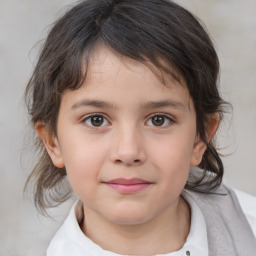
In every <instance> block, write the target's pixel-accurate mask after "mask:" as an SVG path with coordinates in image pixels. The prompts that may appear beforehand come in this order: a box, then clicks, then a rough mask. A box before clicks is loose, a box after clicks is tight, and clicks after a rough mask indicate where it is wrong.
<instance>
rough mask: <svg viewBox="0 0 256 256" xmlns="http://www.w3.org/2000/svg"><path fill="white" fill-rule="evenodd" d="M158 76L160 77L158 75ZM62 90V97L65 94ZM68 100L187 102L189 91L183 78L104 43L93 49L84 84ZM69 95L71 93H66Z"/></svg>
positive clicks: (188, 101) (188, 102)
mask: <svg viewBox="0 0 256 256" xmlns="http://www.w3.org/2000/svg"><path fill="white" fill-rule="evenodd" d="M160 76H162V77H163V80H164V84H163V81H162V79H159V77H160ZM69 92H70V91H67V92H65V93H64V95H63V97H62V100H63V99H64V98H67V94H68V95H70V94H69ZM72 95H73V96H72V100H76V101H79V100H82V99H83V98H87V99H89V100H91V99H92V100H94V99H97V98H99V100H102V99H104V101H109V102H112V103H113V104H118V102H119V103H120V104H121V103H123V104H124V103H129V102H130V103H131V104H134V103H136V102H137V103H140V105H143V104H144V103H145V104H146V102H147V101H152V102H153V101H167V100H170V99H172V100H173V101H177V102H182V104H184V105H189V104H190V95H189V92H188V89H187V86H186V83H185V81H184V79H182V78H181V79H180V80H179V81H178V80H176V79H174V78H173V77H172V76H171V75H165V74H162V73H160V70H157V68H156V67H154V66H153V65H152V64H151V63H142V62H139V61H136V60H133V59H130V58H127V57H124V56H121V55H119V54H116V53H114V52H113V51H112V50H110V49H109V48H107V47H102V46H101V47H97V49H95V50H94V52H93V54H92V56H91V58H90V62H89V66H88V70H87V76H86V80H85V82H84V84H83V85H82V87H81V88H79V89H77V90H75V91H72ZM70 97H71V96H70ZM127 99H129V100H127Z"/></svg>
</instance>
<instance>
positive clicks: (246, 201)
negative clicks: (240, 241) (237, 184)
mask: <svg viewBox="0 0 256 256" xmlns="http://www.w3.org/2000/svg"><path fill="white" fill-rule="evenodd" d="M234 192H235V194H236V196H237V199H238V201H239V204H240V206H241V208H242V210H243V212H244V214H245V216H246V218H247V220H248V222H249V224H250V226H251V228H252V231H253V233H254V236H255V237H256V196H253V195H250V194H247V193H245V192H242V191H240V190H237V189H234Z"/></svg>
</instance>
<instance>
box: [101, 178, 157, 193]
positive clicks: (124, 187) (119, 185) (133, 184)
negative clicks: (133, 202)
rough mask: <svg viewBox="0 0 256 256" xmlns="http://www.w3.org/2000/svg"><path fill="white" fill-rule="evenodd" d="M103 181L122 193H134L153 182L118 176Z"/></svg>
mask: <svg viewBox="0 0 256 256" xmlns="http://www.w3.org/2000/svg"><path fill="white" fill-rule="evenodd" d="M103 183H104V184H106V185H107V186H109V187H110V188H112V189H114V190H116V191H118V192H120V193H123V194H130V193H136V192H139V191H141V190H144V189H146V188H147V187H149V186H150V185H151V184H153V183H152V182H149V181H145V180H143V179H139V178H133V179H124V178H119V179H113V180H110V181H107V182H103Z"/></svg>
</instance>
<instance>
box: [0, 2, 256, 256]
mask: <svg viewBox="0 0 256 256" xmlns="http://www.w3.org/2000/svg"><path fill="white" fill-rule="evenodd" d="M72 2H74V1H71V0H70V1H69V0H44V1H40V0H0V175H1V176H0V177H1V178H0V202H1V205H0V256H11V255H13V256H30V255H31V256H41V255H44V252H45V249H46V247H47V244H48V243H49V240H50V238H51V237H52V235H53V234H54V232H55V231H56V229H57V228H58V226H59V225H60V223H61V222H62V220H63V218H64V217H65V216H66V214H67V211H68V210H67V209H68V208H69V206H70V204H71V202H67V203H66V204H65V205H63V206H61V207H60V208H58V209H57V210H53V211H52V212H51V214H52V215H53V216H54V218H45V217H42V216H40V214H38V213H37V211H36V209H35V207H34V205H33V201H32V198H31V196H30V195H29V193H27V194H26V195H25V197H24V196H23V192H22V191H23V186H24V182H25V179H26V177H27V175H28V173H29V169H30V168H31V165H32V162H33V157H34V154H33V150H29V149H30V145H29V142H28V141H27V139H26V138H27V137H25V139H24V136H25V134H26V133H27V132H28V127H29V125H28V118H27V115H26V111H25V107H24V103H23V93H24V89H25V86H26V83H27V81H28V79H29V76H30V75H31V72H32V69H33V65H34V64H35V61H36V57H37V53H38V50H39V49H40V40H42V39H44V38H45V36H46V34H47V31H49V24H51V23H52V22H54V20H55V19H56V18H57V17H59V16H60V15H61V14H63V13H64V10H65V9H63V8H65V6H67V5H69V4H71V3H72ZM176 2H178V3H180V4H181V5H183V6H185V7H187V8H188V9H189V10H191V11H192V12H193V13H194V14H196V15H197V16H198V17H199V18H200V19H201V20H203V22H204V23H205V24H206V27H207V30H208V31H209V33H210V35H211V37H212V38H213V41H214V44H215V47H216V49H217V51H218V54H219V58H220V62H221V78H220V89H221V94H222V96H223V97H224V99H225V100H227V101H229V102H230V103H231V104H232V105H233V114H232V115H231V114H229V115H228V118H227V119H225V120H224V123H223V125H222V126H221V127H220V131H219V133H218V145H219V147H220V148H222V150H221V152H222V153H223V154H224V155H226V156H225V157H223V160H224V164H225V170H226V172H225V182H226V183H228V184H230V185H231V186H233V187H235V188H237V189H240V190H243V191H245V192H248V193H251V194H253V195H256V150H255V145H256V16H255V13H256V1H255V0H244V1H241V0H207V1H205V0H186V1H185V0H182V1H179V0H177V1H176ZM38 42H39V43H38ZM24 159H25V161H24Z"/></svg>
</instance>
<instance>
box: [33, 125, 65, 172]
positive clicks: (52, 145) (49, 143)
mask: <svg viewBox="0 0 256 256" xmlns="http://www.w3.org/2000/svg"><path fill="white" fill-rule="evenodd" d="M35 129H36V132H37V134H38V136H39V137H40V138H41V140H42V142H43V143H44V146H45V148H46V150H47V152H48V154H49V156H50V158H51V159H52V162H53V164H54V165H55V166H56V167H58V168H63V167H64V166H65V165H64V161H63V158H62V154H61V150H60V145H59V142H58V140H57V138H56V136H55V135H54V134H53V133H51V132H49V130H48V129H47V126H46V125H45V124H44V123H42V122H36V123H35Z"/></svg>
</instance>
